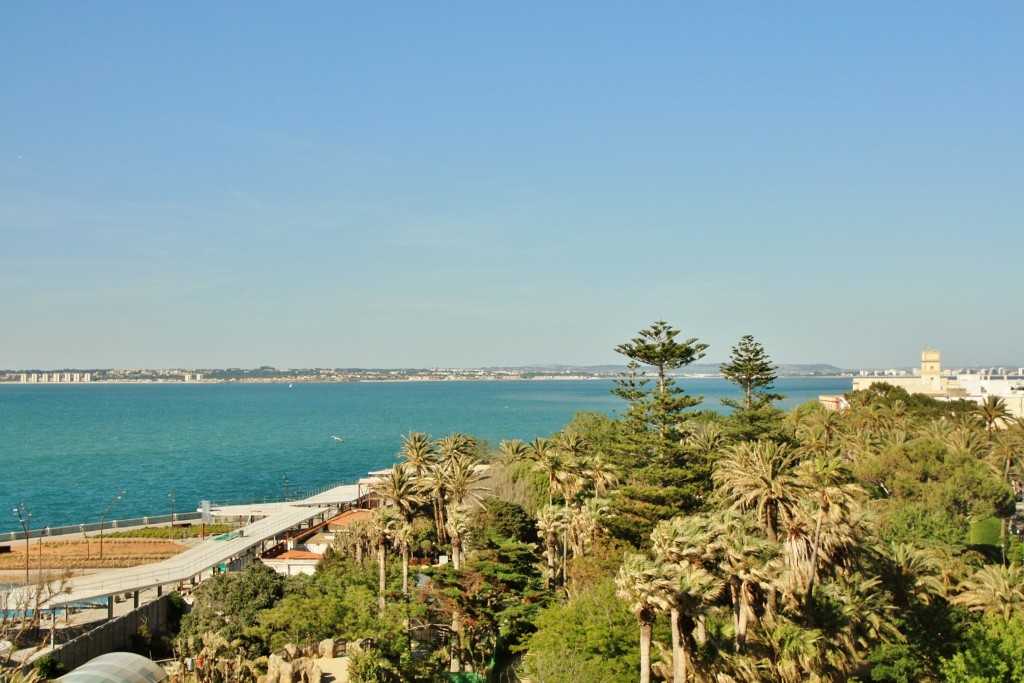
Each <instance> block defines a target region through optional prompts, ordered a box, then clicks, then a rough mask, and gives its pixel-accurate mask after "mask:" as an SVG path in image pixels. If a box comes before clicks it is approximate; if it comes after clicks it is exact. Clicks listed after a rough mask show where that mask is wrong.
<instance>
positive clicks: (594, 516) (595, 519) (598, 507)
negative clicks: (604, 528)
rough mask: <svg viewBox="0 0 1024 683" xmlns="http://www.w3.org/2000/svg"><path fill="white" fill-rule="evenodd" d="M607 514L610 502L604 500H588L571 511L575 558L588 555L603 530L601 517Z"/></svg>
mask: <svg viewBox="0 0 1024 683" xmlns="http://www.w3.org/2000/svg"><path fill="white" fill-rule="evenodd" d="M607 513H608V501H607V500H606V499H604V498H587V499H586V500H584V501H583V502H582V503H581V504H580V505H578V506H576V507H574V508H572V509H571V510H570V515H569V516H570V527H571V528H570V533H571V537H572V554H573V557H579V556H583V555H586V554H587V550H588V549H589V548H590V545H591V544H592V543H593V542H594V538H595V537H596V536H597V534H598V532H599V531H600V529H601V517H603V516H604V515H606V514H607Z"/></svg>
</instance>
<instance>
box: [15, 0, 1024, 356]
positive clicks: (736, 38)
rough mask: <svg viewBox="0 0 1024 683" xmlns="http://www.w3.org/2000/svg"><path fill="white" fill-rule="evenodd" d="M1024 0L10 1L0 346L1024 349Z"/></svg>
mask: <svg viewBox="0 0 1024 683" xmlns="http://www.w3.org/2000/svg"><path fill="white" fill-rule="evenodd" d="M1022 29H1024V5H1021V4H1019V3H1008V2H994V3H986V4H982V5H979V4H976V3H946V4H942V5H934V4H917V3H898V4H892V3H882V2H870V1H869V2H862V3H856V4H851V5H828V4H824V5H815V4H792V5H772V4H764V3H754V2H738V3H729V4H709V3H676V4H655V5H636V4H632V3H630V4H627V3H621V4H616V3H608V2H598V3H590V4H587V5H573V4H557V3H556V4H553V5H552V4H550V3H540V2H529V1H527V2H522V3H515V4H514V5H486V4H485V5H481V4H479V3H469V2H459V1H456V2H451V3H445V4H443V5H430V6H427V5H422V4H416V3H402V2H400V3H393V4H388V5H377V4H341V5H338V4H333V3H323V2H312V3H304V4H302V5H287V6H286V5H247V6H244V7H242V6H240V5H230V4H220V5H218V4H213V5H203V4H184V5H181V4H178V5H162V4H140V3H129V2H122V1H119V0H114V1H113V2H106V3H102V4H96V5H85V4H62V5H60V6H59V9H55V7H54V6H53V5H47V4H38V3H15V4H11V5H9V6H7V7H5V10H4V21H3V22H0V57H2V58H3V61H4V63H5V64H6V65H7V68H6V69H3V70H2V71H0V91H2V92H3V93H4V100H5V104H4V107H2V108H0V320H2V321H3V323H2V324H0V367H5V368H11V369H27V368H40V369H42V368H49V369H62V368H117V367H138V368H226V367H252V368H255V367H259V366H261V365H270V366H273V367H280V368H292V367H294V368H316V367H321V368H335V367H364V368H417V367H420V368H431V367H453V368H479V367H520V366H528V365H541V364H554V363H560V364H566V365H577V366H587V365H602V364H611V363H618V362H620V360H621V357H619V356H617V355H616V354H615V353H614V350H613V349H614V348H615V346H616V345H618V344H620V343H622V342H624V341H627V340H629V339H630V338H632V337H633V336H635V335H636V333H637V332H638V331H639V330H641V329H643V328H646V327H647V326H648V325H650V324H651V323H652V322H654V321H655V320H662V319H663V320H666V321H668V322H669V323H670V324H672V325H673V326H674V327H676V328H677V329H679V330H681V333H680V334H681V337H683V338H689V337H696V338H699V339H700V340H701V341H703V342H705V343H708V344H709V345H710V348H709V349H708V355H707V360H708V361H710V362H714V363H719V362H722V361H724V360H725V359H727V358H728V355H729V352H730V349H731V348H732V347H733V346H734V345H735V344H736V343H737V342H738V341H739V339H740V338H741V337H742V336H743V335H746V334H751V335H753V336H754V337H755V339H756V340H757V341H759V342H760V343H762V344H763V345H764V348H765V350H766V351H767V352H768V354H769V355H770V356H771V357H772V359H773V360H774V361H775V362H777V363H793V364H811V363H828V364H832V365H836V366H837V367H841V368H849V369H854V368H886V367H913V366H914V365H915V364H916V363H917V362H918V360H919V357H920V352H921V350H922V349H926V348H935V349H939V350H941V352H942V358H943V365H944V366H946V367H977V366H1009V367H1017V366H1018V365H1019V364H1020V363H1021V358H1020V348H1021V347H1020V340H1021V339H1022V338H1024V316H1021V315H1020V314H1019V308H1020V306H1019V305H1018V304H1017V302H1016V298H1017V295H1016V290H1017V286H1016V281H1017V278H1018V275H1017V273H1016V267H1015V264H1014V263H1013V262H1012V259H1013V257H1015V256H1017V255H1019V254H1020V253H1021V252H1022V248H1024V230H1022V229H1021V227H1020V220H1021V216H1024V193H1022V192H1021V191H1020V188H1021V187H1024V165H1022V164H1021V163H1020V159H1021V158H1024V128H1022V127H1021V126H1020V121H1022V120H1024V75H1022V74H1021V72H1020V69H1019V68H1018V67H1017V65H1018V63H1019V61H1020V35H1021V33H1022Z"/></svg>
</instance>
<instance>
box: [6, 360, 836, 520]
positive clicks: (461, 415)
mask: <svg viewBox="0 0 1024 683" xmlns="http://www.w3.org/2000/svg"><path fill="white" fill-rule="evenodd" d="M680 384H681V385H682V386H683V387H684V388H685V389H686V391H687V392H688V393H689V394H692V395H703V396H704V404H703V405H704V406H707V407H710V408H717V407H720V404H719V399H720V398H721V397H723V396H733V397H738V392H737V391H736V389H735V387H734V386H733V385H731V384H729V383H728V382H726V381H725V380H722V379H685V380H683V381H681V382H680ZM776 384H777V386H776V390H777V391H779V392H780V393H784V394H786V395H787V398H786V400H785V401H784V402H783V403H782V404H781V405H782V406H783V407H784V408H790V407H792V406H795V405H798V404H800V403H804V402H806V401H809V400H814V399H816V398H817V397H818V395H819V394H830V393H844V392H846V391H849V390H850V384H851V383H850V380H849V379H843V378H806V379H805V378H791V379H782V380H779V381H778V382H777V383H776ZM611 386H612V383H611V381H597V380H594V381H512V382H396V383H345V384H303V383H296V384H295V385H294V386H292V387H291V388H289V386H288V385H287V384H92V385H71V384H69V385H22V384H5V385H0V504H3V506H4V507H3V508H0V531H14V530H16V529H20V526H19V525H18V521H17V518H16V517H14V515H13V514H12V513H11V509H12V508H13V507H14V506H15V505H17V504H18V503H20V502H22V501H24V502H26V503H28V506H29V508H30V509H31V511H32V528H33V529H36V528H41V527H43V526H47V525H49V526H60V525H65V524H78V523H82V522H96V521H99V519H100V517H102V516H103V513H104V511H105V510H106V509H107V506H108V505H110V502H111V500H113V499H114V497H115V496H116V495H117V493H118V491H120V490H121V489H124V490H125V494H124V497H123V498H122V499H121V501H120V502H118V503H117V506H116V507H115V509H114V510H113V512H111V514H110V517H109V518H108V519H125V518H130V517H139V516H144V515H160V514H168V513H169V512H170V505H171V501H170V497H169V492H170V490H171V489H172V488H173V489H174V498H175V511H176V512H185V511H188V510H195V509H196V507H197V506H198V504H199V501H200V500H201V499H209V500H212V501H215V502H244V501H250V500H254V499H255V500H264V499H268V498H276V499H281V498H283V497H284V495H285V477H287V479H288V488H289V493H290V494H291V495H295V494H297V493H300V492H305V491H311V490H314V489H317V488H320V487H323V486H325V485H328V484H334V483H337V482H340V481H345V482H353V481H355V480H356V479H357V478H359V477H360V476H363V475H365V474H366V473H367V472H368V471H370V470H373V469H379V468H382V467H388V466H390V465H391V464H392V463H393V462H394V461H395V454H396V453H397V452H398V450H399V448H400V446H401V437H402V435H403V434H406V433H408V432H409V431H419V432H426V433H428V434H430V435H432V436H434V437H438V436H443V435H445V434H447V433H449V432H453V431H460V432H465V433H467V434H472V435H473V436H476V437H478V438H480V439H485V440H487V441H489V442H490V443H491V444H493V445H497V443H498V442H499V441H501V440H502V439H514V438H518V439H524V440H529V439H532V438H534V437H536V436H548V435H550V434H551V433H553V432H556V431H558V430H559V429H561V428H562V426H564V425H565V424H566V423H567V422H569V421H570V420H571V419H572V416H573V415H574V414H575V413H577V412H582V411H594V412H601V413H606V414H613V413H615V412H617V411H620V410H623V409H624V404H623V402H622V401H621V400H620V399H618V398H617V397H615V396H613V395H612V394H611V393H610V391H609V390H610V388H611ZM332 435H337V436H339V437H341V438H342V439H343V440H342V441H340V442H339V441H337V440H335V439H332V438H331V436H332Z"/></svg>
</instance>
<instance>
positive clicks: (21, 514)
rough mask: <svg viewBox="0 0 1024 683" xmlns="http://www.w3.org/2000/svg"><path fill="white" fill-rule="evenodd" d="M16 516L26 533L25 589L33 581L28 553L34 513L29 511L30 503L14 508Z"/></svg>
mask: <svg viewBox="0 0 1024 683" xmlns="http://www.w3.org/2000/svg"><path fill="white" fill-rule="evenodd" d="M14 514H15V515H17V516H18V521H19V522H21V528H22V529H24V531H25V587H26V588H27V587H28V586H29V585H31V583H32V582H31V579H30V578H29V574H28V571H29V558H30V555H29V552H28V535H29V531H30V530H31V528H32V513H31V512H30V511H29V509H28V503H24V502H22V503H20V504H19V505H18V506H17V507H15V508H14Z"/></svg>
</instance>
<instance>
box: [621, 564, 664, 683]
mask: <svg viewBox="0 0 1024 683" xmlns="http://www.w3.org/2000/svg"><path fill="white" fill-rule="evenodd" d="M669 583H670V582H669V580H668V579H667V578H666V577H665V575H664V572H663V571H662V569H661V566H660V565H658V563H657V562H654V561H653V560H651V559H650V558H649V557H647V556H646V555H642V554H639V553H631V554H629V555H626V557H625V558H624V560H623V563H622V567H620V568H619V573H618V576H616V578H615V585H616V586H617V588H618V591H617V592H616V595H618V597H619V598H620V599H621V600H624V601H626V602H627V603H629V608H630V609H631V610H632V611H633V613H634V614H636V620H637V623H638V624H639V626H640V683H650V680H651V635H652V631H653V627H654V619H655V617H656V616H657V614H658V612H659V611H664V610H665V608H666V607H668V605H667V604H666V601H665V597H664V596H665V594H666V592H667V590H668V588H669Z"/></svg>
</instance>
